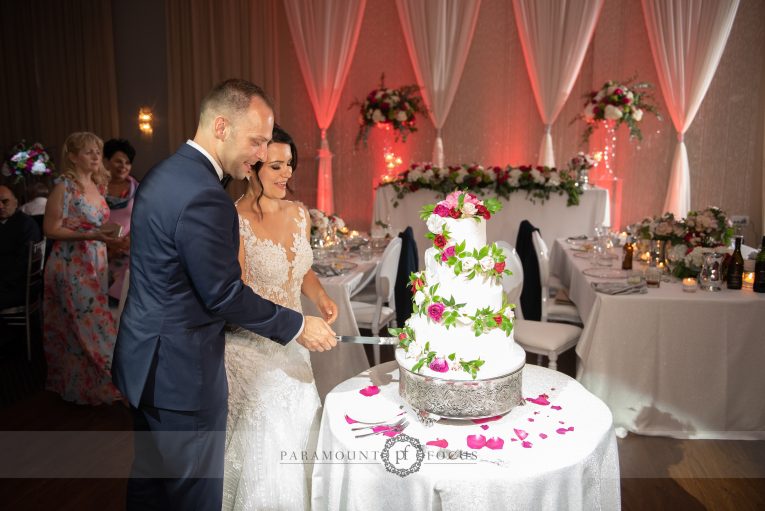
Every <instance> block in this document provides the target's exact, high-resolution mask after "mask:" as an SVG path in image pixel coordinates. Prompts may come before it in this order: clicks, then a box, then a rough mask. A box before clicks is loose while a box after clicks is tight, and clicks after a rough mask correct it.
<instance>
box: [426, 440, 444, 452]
mask: <svg viewBox="0 0 765 511" xmlns="http://www.w3.org/2000/svg"><path fill="white" fill-rule="evenodd" d="M425 445H432V446H435V447H441V448H442V449H446V448H447V447H449V442H447V441H446V440H444V439H443V438H439V439H437V440H431V441H430V442H426V443H425Z"/></svg>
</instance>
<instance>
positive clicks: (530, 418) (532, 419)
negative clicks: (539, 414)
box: [526, 417, 534, 422]
mask: <svg viewBox="0 0 765 511" xmlns="http://www.w3.org/2000/svg"><path fill="white" fill-rule="evenodd" d="M526 420H527V421H529V422H534V418H533V417H529V418H528V419H526Z"/></svg>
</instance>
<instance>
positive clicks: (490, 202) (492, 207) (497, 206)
mask: <svg viewBox="0 0 765 511" xmlns="http://www.w3.org/2000/svg"><path fill="white" fill-rule="evenodd" d="M483 205H484V206H485V207H486V209H488V210H489V213H491V214H492V215H493V214H494V213H496V212H497V211H499V210H501V209H502V203H501V202H500V201H499V200H497V199H495V198H493V197H492V198H491V199H486V200H484V201H483Z"/></svg>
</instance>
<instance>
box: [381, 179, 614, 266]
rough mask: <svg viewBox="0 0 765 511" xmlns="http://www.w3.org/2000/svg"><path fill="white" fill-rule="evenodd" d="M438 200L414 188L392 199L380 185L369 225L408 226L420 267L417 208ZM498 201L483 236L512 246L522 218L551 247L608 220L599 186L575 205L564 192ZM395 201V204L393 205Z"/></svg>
mask: <svg viewBox="0 0 765 511" xmlns="http://www.w3.org/2000/svg"><path fill="white" fill-rule="evenodd" d="M439 200H441V198H439V197H438V196H437V194H436V192H433V191H430V190H418V191H416V192H414V193H410V194H407V195H406V196H405V197H404V198H403V199H396V192H395V191H394V190H393V188H392V187H390V186H383V187H380V188H378V189H377V192H376V193H375V207H374V218H373V221H372V222H373V226H374V222H376V221H381V222H388V221H390V224H391V226H392V227H393V228H394V229H395V230H403V229H405V228H406V227H407V226H411V227H412V230H413V231H414V240H415V241H416V242H417V249H418V252H419V255H420V267H421V268H424V266H423V254H424V253H425V249H426V248H427V247H429V246H430V244H429V243H428V242H427V240H426V239H425V234H426V233H427V228H426V226H425V223H424V222H423V221H422V220H420V209H421V208H422V207H423V206H424V205H426V204H433V203H436V202H438V201H439ZM500 200H501V202H502V211H500V212H499V213H498V214H497V215H495V216H494V217H493V218H492V220H491V221H489V222H488V223H487V224H486V227H487V232H486V235H487V238H488V240H489V241H490V242H494V241H499V240H504V241H507V242H509V243H510V244H511V245H515V242H516V238H517V237H518V226H519V225H520V223H521V221H523V220H528V221H529V222H531V223H532V224H533V225H534V226H535V227H538V228H539V230H540V231H541V233H542V238H543V239H544V240H545V242H546V243H547V245H548V246H552V243H553V241H555V239H556V238H565V237H567V236H578V235H580V234H592V230H593V228H594V227H595V226H596V225H602V224H608V223H609V222H610V220H609V219H610V216H609V212H608V192H607V191H606V190H603V189H601V188H595V189H592V190H588V191H586V192H584V193H582V195H581V196H580V198H579V205H578V206H571V207H569V206H566V200H567V197H566V196H565V195H553V196H551V197H550V199H549V200H547V201H545V202H544V203H543V202H541V201H540V200H539V199H535V203H532V202H531V201H530V200H529V199H527V198H526V193H525V192H516V193H514V194H512V195H511V196H510V199H509V200H505V199H500ZM396 201H398V206H397V207H393V203H394V202H396Z"/></svg>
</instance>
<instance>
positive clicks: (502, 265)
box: [494, 261, 505, 273]
mask: <svg viewBox="0 0 765 511" xmlns="http://www.w3.org/2000/svg"><path fill="white" fill-rule="evenodd" d="M494 271H495V272H497V273H502V272H503V271H505V262H504V261H503V262H501V263H496V264H495V265H494Z"/></svg>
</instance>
